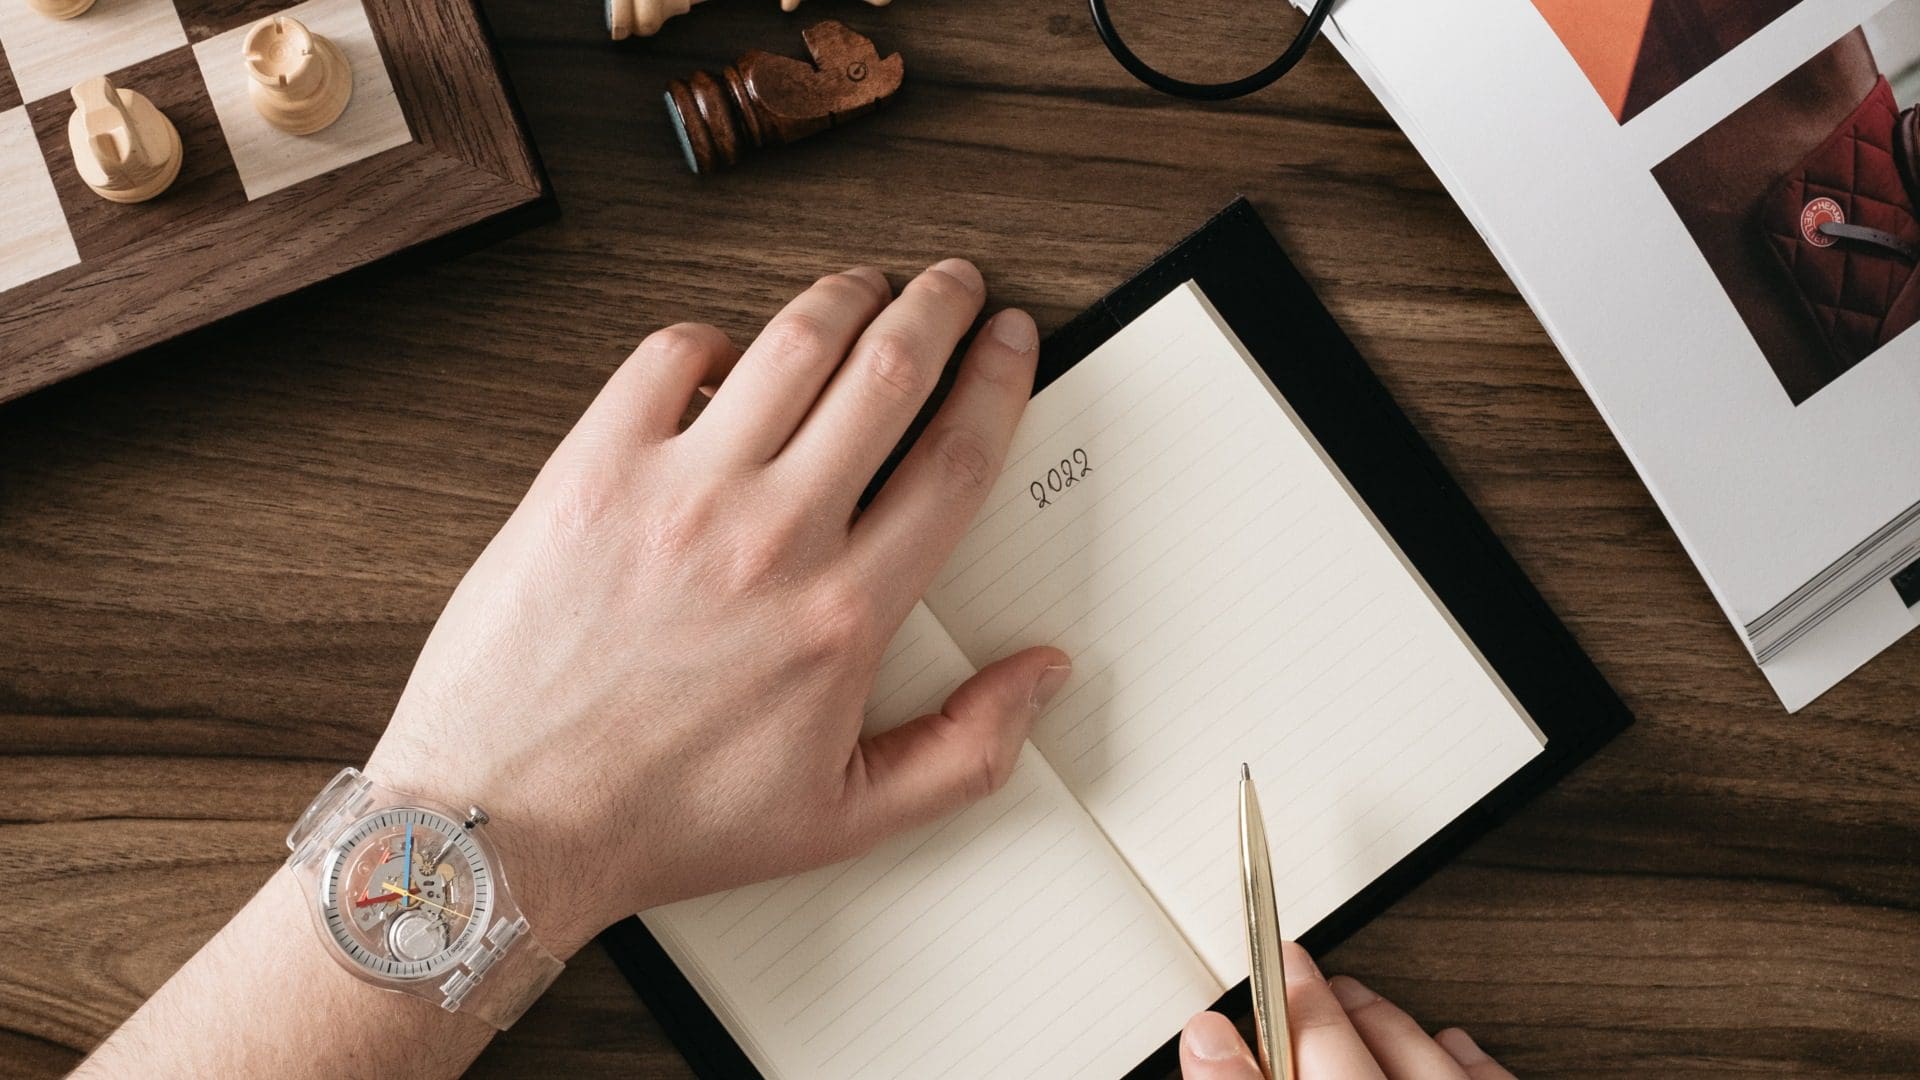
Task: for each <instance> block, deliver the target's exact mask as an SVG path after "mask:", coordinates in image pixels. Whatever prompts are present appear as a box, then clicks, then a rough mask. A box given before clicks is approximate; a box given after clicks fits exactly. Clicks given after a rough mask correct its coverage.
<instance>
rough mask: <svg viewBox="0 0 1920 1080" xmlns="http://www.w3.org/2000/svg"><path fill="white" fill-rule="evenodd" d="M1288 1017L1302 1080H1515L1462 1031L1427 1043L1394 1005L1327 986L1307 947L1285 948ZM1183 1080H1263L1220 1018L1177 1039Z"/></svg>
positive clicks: (1357, 989)
mask: <svg viewBox="0 0 1920 1080" xmlns="http://www.w3.org/2000/svg"><path fill="white" fill-rule="evenodd" d="M1285 948H1286V968H1287V1013H1288V1017H1289V1021H1290V1023H1291V1024H1292V1027H1293V1055H1294V1056H1293V1063H1294V1068H1295V1071H1296V1072H1297V1073H1298V1074H1299V1080H1383V1078H1384V1080H1513V1074H1512V1073H1510V1072H1508V1071H1507V1070H1506V1069H1504V1068H1501V1066H1500V1063H1499V1062H1496V1061H1494V1060H1493V1059H1492V1058H1491V1057H1488V1056H1487V1053H1486V1051H1484V1050H1482V1049H1480V1047H1479V1046H1478V1045H1476V1044H1475V1043H1474V1041H1473V1040H1472V1039H1471V1038H1468V1037H1467V1033H1466V1032H1464V1031H1461V1030H1460V1029H1459V1028H1448V1029H1447V1030H1445V1031H1443V1032H1441V1033H1440V1034H1438V1035H1435V1036H1433V1037H1431V1038H1429V1037H1428V1035H1427V1033H1426V1032H1425V1031H1423V1030H1422V1029H1421V1027H1420V1025H1419V1023H1417V1022H1416V1021H1415V1020H1414V1019H1413V1017H1411V1016H1408V1015H1407V1014H1406V1013H1404V1012H1402V1011H1401V1010H1400V1009H1399V1008H1398V1007H1396V1006H1395V1005H1394V1004H1393V1002H1391V1001H1388V1000H1387V999H1386V998H1383V997H1381V996H1380V995H1379V994H1376V993H1374V992H1373V991H1371V990H1369V989H1367V988H1366V987H1364V986H1362V985H1360V983H1359V981H1358V980H1356V979H1351V978H1348V977H1347V976H1345V975H1336V976H1334V978H1333V981H1332V982H1331V983H1329V982H1328V981H1327V979H1326V977H1325V976H1323V975H1321V974H1320V969H1319V968H1318V967H1317V966H1315V964H1314V962H1313V957H1311V956H1308V955H1307V950H1305V949H1303V948H1301V947H1300V946H1298V945H1296V944H1294V943H1292V942H1288V943H1287V944H1286V947H1285ZM1180 1075H1181V1076H1182V1078H1183V1080H1260V1066H1259V1065H1257V1064H1255V1063H1254V1058H1253V1052H1252V1051H1251V1050H1249V1049H1247V1044H1246V1041H1245V1040H1243V1039H1242V1038H1240V1032H1239V1031H1237V1030H1235V1029H1234V1026H1233V1022H1232V1021H1231V1020H1228V1019H1227V1018H1226V1017H1224V1016H1221V1015H1220V1014H1219V1013H1213V1012H1203V1013H1201V1014H1200V1015H1198V1016H1196V1017H1194V1018H1193V1019H1192V1020H1189V1021H1188V1022H1187V1029H1186V1031H1184V1032H1182V1033H1181V1035H1180Z"/></svg>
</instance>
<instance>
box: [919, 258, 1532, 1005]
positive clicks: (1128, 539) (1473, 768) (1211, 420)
mask: <svg viewBox="0 0 1920 1080" xmlns="http://www.w3.org/2000/svg"><path fill="white" fill-rule="evenodd" d="M1008 461H1009V464H1008V466H1007V470H1006V472H1005V474H1004V475H1003V476H1002V477H1001V479H1000V481H999V483H998V485H997V486H996V488H995V490H994V491H993V493H992V494H991V495H990V496H989V498H988V500H987V503H986V506H985V509H984V510H983V511H982V514H981V517H980V519H979V520H978V521H977V522H976V523H975V526H974V528H973V529H972V531H971V532H970V533H969V535H968V536H967V538H966V540H965V541H964V542H963V543H962V545H961V547H960V549H959V551H958V552H957V553H956V554H955V556H954V558H953V559H952V561H951V562H950V563H949V564H948V567H947V569H946V570H945V571H943V572H942V574H941V576H940V578H939V579H938V580H937V583H936V587H935V588H934V590H933V591H932V592H931V593H930V594H929V595H928V597H927V604H928V606H929V608H931V610H932V611H933V612H934V614H935V615H936V616H937V617H938V618H939V620H940V622H941V623H942V624H943V625H944V626H945V627H946V628H947V630H948V632H949V633H950V634H951V635H952V637H953V640H954V641H955V642H956V643H958V645H959V646H960V648H961V649H962V651H964V652H965V653H966V654H967V656H968V657H969V658H970V659H971V660H972V661H973V662H974V663H985V662H986V661H988V660H991V659H992V658H995V657H999V656H1004V655H1006V654H1007V653H1010V652H1012V651H1014V650H1017V649H1021V648H1025V647H1027V646H1029V645H1038V644H1053V645H1058V646H1059V647H1061V648H1063V649H1065V650H1066V651H1067V652H1068V653H1069V654H1070V655H1072V657H1073V658H1074V674H1073V679H1072V681H1071V682H1069V683H1068V685H1067V686H1066V687H1065V688H1064V689H1063V690H1062V691H1061V694H1060V696H1059V697H1058V698H1056V699H1055V700H1054V702H1053V705H1052V707H1051V708H1050V710H1049V711H1048V713H1047V715H1046V716H1045V717H1043V718H1042V720H1041V722H1040V724H1039V726H1038V727H1037V728H1036V730H1035V732H1034V736H1033V741H1034V743H1035V744H1036V745H1037V746H1038V747H1039V749H1040V751H1041V752H1042V754H1044V755H1045V757H1046V759H1047V760H1048V762H1049V763H1050V764H1051V765H1052V766H1053V769H1054V771H1055V772H1056V773H1058V774H1059V775H1060V777H1061V778H1062V779H1064V780H1065V781H1066V784H1067V787H1068V788H1069V789H1070V790H1071V791H1072V792H1073V794H1074V795H1075V796H1077V797H1078V798H1079V799H1080V801H1081V803H1082V804H1083V805H1084V806H1085V807H1086V809H1087V810H1088V812H1089V813H1091V814H1092V816H1093V818H1094V820H1095V821H1097V822H1098V823H1099V825H1100V827H1101V828H1102V829H1103V830H1104V831H1105V832H1106V834H1107V836H1108V837H1110V838H1111V839H1112V841H1113V844H1114V846H1115V847H1116V848H1118V849H1119V851H1120V853H1121V854H1122V855H1123V856H1124V857H1125V858H1126V860H1127V862H1128V863H1129V864H1130V865H1131V866H1132V868H1133V870H1134V872H1135V873H1136V874H1137V875H1138V876H1139V878H1140V880H1142V881H1143V882H1144V883H1145V884H1146V885H1147V887H1148V889H1149V890H1150V891H1151V892H1152V893H1153V895H1154V896H1155V897H1156V898H1157V899H1158V900H1159V902H1160V903H1161V905H1162V906H1163V907H1164V909H1165V910H1166V912H1167V913H1168V915H1169V916H1170V917H1171V918H1172V919H1173V921H1174V923H1175V924H1176V925H1177V926H1179V927H1180V929H1181V930H1182V931H1183V932H1184V933H1185V935H1186V936H1187V939H1188V941H1189V942H1191V943H1192V945H1193V947H1194V949H1195V951H1197V952H1198V953H1199V954H1200V955H1201V957H1202V958H1203V959H1204V960H1205V961H1206V963H1207V965H1208V967H1209V968H1210V969H1211V970H1212V971H1213V972H1214V974H1215V975H1216V976H1217V977H1218V978H1219V979H1220V980H1221V981H1222V982H1223V983H1226V984H1228V985H1231V984H1232V983H1234V982H1237V981H1239V980H1240V979H1242V978H1244V977H1245V976H1246V972H1247V966H1246V955H1245V943H1244V934H1245V930H1244V922H1243V919H1242V915H1241V909H1240V904H1241V901H1240V893H1239V887H1240V886H1239V879H1238V870H1237V867H1238V865H1239V864H1238V857H1237V850H1238V849H1237V844H1238V836H1237V826H1236V813H1237V803H1236V801H1235V794H1234V792H1235V787H1234V782H1235V780H1236V778H1237V776H1238V766H1239V763H1240V762H1242V761H1247V762H1250V763H1251V764H1252V766H1253V774H1254V776H1255V778H1256V780H1257V782H1258V783H1259V788H1260V797H1261V803H1262V809H1263V810H1264V812H1265V813H1266V815H1267V819H1268V820H1267V831H1268V837H1269V840H1270V842H1271V843H1272V845H1273V859H1274V866H1275V867H1276V868H1277V871H1278V873H1277V879H1276V882H1275V884H1276V888H1277V891H1278V893H1279V898H1280V906H1281V921H1282V927H1283V929H1285V930H1287V931H1288V932H1290V933H1298V932H1299V931H1301V930H1303V929H1305V928H1307V927H1310V926H1312V925H1313V924H1315V923H1317V922H1318V921H1320V920H1321V919H1322V918H1324V917H1325V916H1326V915H1327V914H1328V913H1329V912H1331V911H1332V910H1333V909H1334V908H1335V907H1337V906H1338V905H1339V904H1340V903H1342V902H1343V901H1345V900H1347V899H1348V898H1349V897H1351V896H1352V895H1353V894H1354V893H1356V892H1358V891H1359V890H1360V889H1361V888H1363V887H1365V886H1366V885H1367V884H1369V883H1370V882H1372V881H1373V880H1374V879H1375V878H1376V877H1378V876H1379V875H1380V874H1381V873H1383V872H1384V871H1385V870H1387V869H1388V868H1389V867H1391V866H1392V865H1393V864H1394V863H1395V862H1397V861H1398V860H1399V859H1401V858H1402V857H1403V856H1405V855H1406V854H1407V853H1408V852H1410V851H1412V850H1413V848H1415V847H1416V846H1418V845H1419V844H1420V843H1421V842H1422V841H1424V840H1426V839H1427V838H1428V837H1429V836H1431V835H1433V834H1434V833H1435V832H1436V831H1438V830H1439V829H1440V828H1441V827H1443V826H1444V825H1446V824H1447V823H1448V822H1450V821H1452V820H1453V819H1454V818H1455V817H1457V816H1459V815H1460V814H1461V813H1462V812H1463V811H1465V810H1466V809H1467V808H1468V807H1470V806H1471V805H1472V804H1473V803H1474V802H1476V801H1477V800H1478V799H1479V798H1480V797H1481V796H1483V795H1485V794H1486V793H1487V792H1488V791H1489V790H1491V789H1492V788H1493V787H1494V786H1495V785H1497V784H1499V783H1500V781H1502V780H1504V779H1506V778H1507V777H1508V776H1510V775H1511V774H1512V773H1513V772H1514V771H1515V770H1517V769H1518V768H1519V767H1520V766H1521V765H1523V764H1524V763H1525V762H1526V761H1528V760H1529V759H1531V758H1532V757H1534V756H1535V755H1536V754H1538V753H1539V752H1540V750H1541V746H1542V741H1541V737H1540V735H1539V734H1538V732H1537V730H1536V729H1535V728H1534V727H1533V726H1532V724H1531V723H1530V722H1529V721H1528V720H1527V719H1526V718H1525V717H1524V715H1523V714H1522V713H1521V712H1520V710H1519V708H1518V706H1517V705H1516V704H1515V703H1514V702H1513V701H1512V700H1511V698H1510V697H1509V696H1508V694H1507V693H1506V691H1505V688H1504V687H1503V686H1502V685H1501V684H1500V683H1499V682H1498V681H1497V680H1496V678H1495V677H1494V676H1493V675H1492V673H1491V672H1490V670H1489V669H1488V668H1487V667H1486V665H1485V663H1484V661H1483V660H1482V659H1481V658H1480V657H1479V655H1478V653H1477V652H1476V651H1475V650H1474V649H1472V647H1471V646H1470V645H1468V644H1467V643H1466V641H1465V640H1464V638H1463V637H1462V635H1461V634H1460V633H1459V632H1458V631H1457V629H1456V628H1455V626H1454V625H1453V623H1452V620H1451V619H1450V618H1449V617H1448V616H1447V615H1445V613H1444V612H1443V611H1442V610H1441V609H1440V608H1439V607H1438V605H1437V603H1436V602H1435V601H1434V600H1433V599H1432V598H1431V597H1430V595H1429V593H1428V591H1427V590H1426V587H1425V585H1424V584H1423V583H1422V582H1421V581H1420V580H1419V579H1418V577H1417V576H1416V575H1415V574H1414V573H1413V571H1412V570H1411V568H1410V566H1408V565H1407V564H1406V563H1405V562H1404V560H1403V558H1402V556H1401V555H1400V554H1399V552H1398V550H1397V548H1394V547H1393V546H1391V544H1390V543H1389V542H1388V541H1387V540H1386V539H1385V537H1384V535H1383V534H1382V533H1381V532H1380V530H1379V529H1378V527H1377V526H1376V525H1375V523H1374V522H1373V520H1372V518H1371V516H1370V515H1369V514H1367V513H1366V512H1365V511H1364V510H1362V509H1361V507H1360V505H1359V504H1358V502H1357V500H1356V499H1355V498H1354V497H1353V496H1352V495H1351V494H1350V493H1349V491H1348V489H1347V487H1346V485H1345V483H1344V481H1343V480H1342V479H1341V478H1340V477H1339V475H1338V474H1337V472H1335V471H1334V469H1333V468H1332V466H1331V465H1330V464H1329V463H1328V462H1327V461H1325V460H1324V459H1323V457H1322V455H1321V453H1320V451H1319V449H1318V447H1317V445H1316V444H1314V443H1313V442H1311V441H1310V440H1309V438H1308V437H1307V436H1306V435H1305V434H1304V433H1303V431H1302V429H1301V428H1300V427H1299V425H1298V423H1297V421H1296V420H1295V419H1294V418H1293V416H1292V414H1291V412H1290V410H1288V409H1287V408H1286V407H1285V406H1284V404H1283V403H1282V402H1281V400H1280V398H1279V395H1278V394H1277V393H1276V392H1275V391H1274V390H1273V389H1272V386H1271V384H1269V383H1268V382H1267V380H1266V378H1265V376H1264V374H1263V373H1261V372H1260V371H1259V370H1258V368H1257V367H1256V366H1255V365H1254V364H1253V362H1252V361H1251V360H1250V359H1249V358H1247V357H1246V356H1245V354H1244V352H1243V351H1242V350H1241V348H1240V346H1239V344H1238V341H1237V340H1236V339H1234V338H1233V337H1232V336H1231V334H1230V331H1228V330H1227V329H1226V327H1225V326H1224V325H1223V324H1221V323H1220V322H1219V321H1218V320H1217V317H1216V316H1215V315H1214V313H1213V312H1212V309H1211V308H1210V307H1209V306H1207V305H1206V303H1205V301H1204V298H1203V296H1202V294H1201V293H1200V291H1199V289H1198V287H1197V286H1194V285H1193V284H1191V283H1189V284H1188V285H1186V286H1184V287H1182V288H1180V289H1177V290H1175V291H1174V292H1173V293H1171V294H1170V295H1169V296H1167V297H1166V298H1165V299H1163V300H1162V301H1161V302H1160V303H1159V304H1157V305H1155V306H1154V307H1153V308H1152V309H1151V310H1150V311H1149V312H1148V313H1147V314H1145V315H1143V316H1142V317H1141V318H1139V319H1137V320H1135V321H1134V322H1133V323H1132V324H1130V325H1129V326H1128V327H1127V328H1126V329H1124V330H1122V331H1121V332H1120V333H1119V334H1118V335H1117V336H1115V337H1114V338H1112V339H1111V340H1110V341H1108V342H1107V343H1106V344H1105V345H1103V346H1102V347H1101V348H1099V349H1098V350H1096V351H1095V352H1094V353H1092V354H1091V355H1090V356H1088V357H1087V358H1086V359H1084V360H1082V361H1081V362H1080V363H1079V364H1077V365H1075V367H1074V368H1073V369H1072V370H1070V371H1069V372H1067V373H1066V374H1065V375H1064V376H1063V377H1061V378H1060V379H1059V380H1058V381H1056V382H1055V383H1054V384H1052V385H1050V386H1049V387H1047V388H1046V389H1045V390H1044V391H1042V392H1041V393H1040V394H1038V395H1036V396H1035V398H1034V400H1033V402H1032V403H1031V405H1030V406H1029V407H1028V410H1027V413H1026V416H1025V418H1024V419H1023V421H1022V423H1021V427H1020V431H1019V435H1018V437H1017V439H1016V442H1015V445H1014V447H1013V449H1012V451H1011V453H1010V455H1009V459H1008ZM1169 1030H1171V1029H1169Z"/></svg>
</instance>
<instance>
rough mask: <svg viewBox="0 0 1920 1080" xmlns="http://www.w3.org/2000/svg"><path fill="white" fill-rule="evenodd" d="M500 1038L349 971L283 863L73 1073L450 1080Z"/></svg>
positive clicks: (466, 1018)
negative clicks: (443, 1079)
mask: <svg viewBox="0 0 1920 1080" xmlns="http://www.w3.org/2000/svg"><path fill="white" fill-rule="evenodd" d="M492 1037H493V1029H492V1028H490V1027H488V1026H487V1025H486V1024H485V1023H483V1022H482V1021H480V1020H477V1019H474V1018H473V1017H471V1016H466V1015H460V1014H455V1013H449V1012H447V1011H445V1010H444V1009H441V1008H439V1007H437V1006H435V1005H434V1004H433V1003H432V1002H429V1001H426V1000H423V999H421V998H416V997H413V996H410V995H407V994H397V993H392V992H389V991H385V990H381V989H378V988H376V987H374V986H371V985H369V984H367V983H365V982H362V981H361V980H359V979H357V978H355V977H354V976H352V975H350V974H348V973H347V972H346V971H345V970H344V969H343V968H341V967H340V965H338V964H337V963H335V962H334V961H333V959H332V958H331V957H329V956H328V955H327V953H326V946H325V944H324V943H323V942H322V941H321V939H320V936H319V935H318V934H317V933H316V932H315V930H314V926H313V920H312V917H311V916H310V915H309V914H308V912H307V911H306V909H305V906H304V900H303V898H302V896H301V892H300V887H299V886H298V884H296V883H295V881H294V879H293V875H292V874H291V873H290V872H289V871H288V870H287V869H286V867H284V866H283V867H281V868H280V869H279V870H276V871H275V872H274V875H273V877H272V878H270V879H269V880H268V881H267V883H266V884H265V885H264V886H263V887H262V888H261V889H260V891H259V892H258V893H255V894H254V896H253V898H252V899H251V900H249V901H247V904H246V906H245V907H243V908H241V909H240V911H239V912H238V913H237V914H235V915H234V917H233V920H232V921H231V922H229V923H228V924H227V925H226V926H225V927H224V928H223V929H222V930H221V931H220V932H219V933H218V934H216V935H215V936H214V938H213V940H211V941H209V942H207V944H206V946H205V947H203V948H202V949H201V950H200V951H199V952H198V953H196V954H195V955H194V957H193V959H191V960H189V961H187V963H186V966H184V967H182V968H181V969H180V970H179V971H177V972H175V973H174V975H173V978H171V979H168V980H167V983H166V985H165V986H162V987H161V988H160V991H159V993H156V994H155V995H154V996H153V997H152V998H151V999H149V1000H148V1001H147V1003H146V1004H145V1005H143V1006H141V1008H140V1010H139V1011H138V1012H136V1013H134V1015H133V1016H132V1018H131V1019H129V1020H128V1021H127V1022H126V1023H125V1024H124V1025H122V1026H121V1028H120V1030H118V1031H116V1032H114V1034H113V1035H112V1036H111V1037H109V1038H108V1039H107V1041H106V1042H105V1043H103V1044H101V1046H100V1048H99V1049H98V1050H96V1051H94V1054H93V1056H92V1057H90V1058H88V1059H87V1061H86V1063H85V1064H83V1065H82V1066H81V1067H80V1069H79V1070H78V1071H77V1072H76V1073H75V1074H74V1075H75V1076H78V1077H95V1076H140V1077H155V1078H159V1077H175V1076H178V1077H196V1078H197V1077H208V1076H273V1077H276V1078H278V1080H301V1078H304V1077H314V1078H316V1080H317V1078H322V1077H325V1078H329V1080H331V1078H334V1077H368V1078H384V1080H392V1078H393V1077H395V1076H397V1075H404V1076H407V1077H421V1076H452V1075H456V1074H458V1073H459V1072H460V1071H461V1070H463V1069H465V1068H466V1066H467V1065H468V1063H470V1062H471V1061H473V1059H474V1057H476V1056H477V1055H478V1054H479V1053H480V1051H481V1049H482V1048H484V1047H485V1046H486V1045H487V1041H488V1040H489V1039H491V1038H492Z"/></svg>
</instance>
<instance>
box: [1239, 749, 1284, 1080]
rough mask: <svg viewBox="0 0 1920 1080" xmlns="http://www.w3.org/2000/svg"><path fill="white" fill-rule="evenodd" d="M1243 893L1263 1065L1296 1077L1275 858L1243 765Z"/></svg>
mask: <svg viewBox="0 0 1920 1080" xmlns="http://www.w3.org/2000/svg"><path fill="white" fill-rule="evenodd" d="M1240 897H1241V899H1242V900H1243V901H1244V902H1245V905H1246V911H1247V958H1248V965H1247V967H1248V975H1247V982H1248V984H1249V985H1251V986H1252V988H1253V1031H1254V1036H1255V1039H1254V1041H1255V1042H1256V1043H1257V1044H1258V1045H1257V1046H1256V1048H1255V1049H1256V1051H1257V1053H1258V1054H1259V1056H1260V1071H1261V1072H1263V1073H1265V1074H1266V1075H1267V1078H1268V1080H1293V1038H1292V1036H1291V1034H1290V1032H1289V1030H1288V1028H1287V972H1286V967H1285V964H1284V962H1283V961H1282V960H1281V958H1280V909H1279V906H1278V905H1277V903H1276V901H1275V900H1274V896H1273V859H1272V856H1271V853H1270V852H1269V851H1268V849H1267V829H1266V823H1265V820H1264V819H1263V818H1261V816H1260V799H1259V797H1258V796H1256V795H1255V794H1254V792H1253V776H1252V774H1251V773H1250V772H1249V771H1248V769H1247V766H1246V764H1245V763H1244V762H1243V763H1242V764H1241V766H1240Z"/></svg>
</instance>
